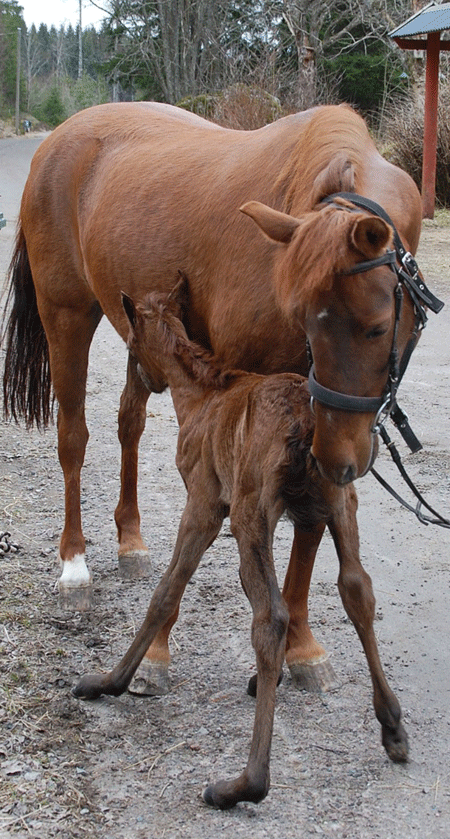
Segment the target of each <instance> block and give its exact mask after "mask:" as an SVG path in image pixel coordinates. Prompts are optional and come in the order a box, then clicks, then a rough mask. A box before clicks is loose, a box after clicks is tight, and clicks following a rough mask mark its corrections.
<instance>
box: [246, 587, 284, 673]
mask: <svg viewBox="0 0 450 839" xmlns="http://www.w3.org/2000/svg"><path fill="white" fill-rule="evenodd" d="M288 624H289V611H288V608H287V606H286V604H285V602H284V600H283V598H282V597H281V595H280V596H279V597H278V598H276V599H275V600H274V601H272V602H271V604H270V612H269V614H268V615H267V614H266V615H260V616H255V618H254V620H253V625H252V644H253V647H254V649H255V652H256V654H257V657H258V658H259V662H260V665H261V666H262V667H265V668H268V669H272V668H273V667H274V665H275V664H278V658H279V656H280V654H281V653H282V654H283V655H284V648H285V643H286V633H287V628H288ZM278 676H279V673H278V672H277V678H278Z"/></svg>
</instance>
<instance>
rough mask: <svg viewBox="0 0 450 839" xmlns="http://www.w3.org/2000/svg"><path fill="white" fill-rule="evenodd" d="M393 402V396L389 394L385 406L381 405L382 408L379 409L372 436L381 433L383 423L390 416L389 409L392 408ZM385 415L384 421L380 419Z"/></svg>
mask: <svg viewBox="0 0 450 839" xmlns="http://www.w3.org/2000/svg"><path fill="white" fill-rule="evenodd" d="M391 401H392V399H391V394H390V393H389V394H388V395H387V396H386V399H385V400H384V402H383V404H382V405H381V408H379V410H378V412H377V414H376V416H375V419H374V421H373V425H372V428H371V429H370V430H371V432H372V434H379V433H380V431H381V426H382V425H383V423H384V422H385V421H386V419H387V418H388V416H389V408H390V405H391ZM383 414H385V417H384V419H380V418H381V416H382V415H383Z"/></svg>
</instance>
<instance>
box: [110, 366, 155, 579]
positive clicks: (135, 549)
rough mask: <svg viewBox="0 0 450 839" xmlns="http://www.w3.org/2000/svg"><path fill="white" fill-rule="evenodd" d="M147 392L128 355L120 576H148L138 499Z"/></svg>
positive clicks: (118, 511)
mask: <svg viewBox="0 0 450 839" xmlns="http://www.w3.org/2000/svg"><path fill="white" fill-rule="evenodd" d="M149 395H150V391H149V390H148V388H147V387H146V386H145V385H144V383H143V381H142V379H141V377H140V376H139V373H138V371H137V361H136V359H135V358H133V356H132V355H131V354H129V355H128V366H127V380H126V384H125V388H124V390H123V393H122V397H121V400H120V409H119V440H120V444H121V447H122V468H121V473H120V480H121V484H120V486H121V490H120V499H119V503H118V505H117V508H116V512H115V520H116V525H117V535H118V538H119V570H120V573H121V575H122V577H125V578H128V579H133V578H136V577H143V576H147V575H148V574H149V571H150V557H149V552H148V549H147V547H146V545H145V544H144V542H143V541H142V536H141V531H140V516H139V509H138V502H137V474H138V447H139V440H140V439H141V436H142V433H143V431H144V428H145V418H146V405H147V400H148V397H149Z"/></svg>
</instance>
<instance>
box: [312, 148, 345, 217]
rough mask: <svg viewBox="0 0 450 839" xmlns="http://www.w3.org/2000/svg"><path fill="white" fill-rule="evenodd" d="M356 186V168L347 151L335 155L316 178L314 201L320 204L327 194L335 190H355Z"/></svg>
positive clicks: (313, 193)
mask: <svg viewBox="0 0 450 839" xmlns="http://www.w3.org/2000/svg"><path fill="white" fill-rule="evenodd" d="M354 188H355V169H354V166H353V163H352V162H351V160H349V159H348V157H347V155H346V154H345V153H340V154H337V155H335V157H333V158H332V159H331V160H330V162H329V164H328V166H326V167H325V169H322V171H321V172H319V174H318V175H317V177H316V178H315V180H314V183H313V188H312V196H313V200H312V203H313V205H314V204H319V203H320V201H322V200H323V199H324V198H326V197H327V195H333V193H334V192H353V191H354Z"/></svg>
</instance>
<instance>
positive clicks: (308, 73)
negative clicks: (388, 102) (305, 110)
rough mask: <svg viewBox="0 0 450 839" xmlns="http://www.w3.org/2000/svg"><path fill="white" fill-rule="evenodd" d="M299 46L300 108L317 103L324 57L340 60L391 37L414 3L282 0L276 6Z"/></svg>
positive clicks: (385, 0)
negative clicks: (346, 53) (346, 52)
mask: <svg viewBox="0 0 450 839" xmlns="http://www.w3.org/2000/svg"><path fill="white" fill-rule="evenodd" d="M275 5H276V7H277V8H278V9H279V8H280V5H281V13H282V16H283V19H284V21H285V23H286V25H287V27H288V29H289V32H290V33H291V36H292V38H293V40H294V42H295V45H296V50H297V57H298V77H297V91H296V96H297V100H298V105H299V106H300V107H310V106H311V105H313V104H314V103H315V102H316V101H317V66H318V64H319V63H320V60H321V59H322V58H323V56H324V54H327V55H328V57H330V56H331V55H333V56H334V57H336V56H337V55H339V54H341V53H342V52H345V51H350V50H353V49H355V47H359V48H361V46H363V47H364V48H367V46H368V45H369V43H371V42H373V41H374V40H378V41H380V40H382V41H384V43H386V42H387V41H388V39H387V38H386V36H387V33H388V31H389V30H390V29H392V28H393V27H394V26H395V25H396V24H397V23H399V22H400V21H401V20H402V19H404V18H405V17H407V15H408V14H410V11H411V0H337V2H333V3H330V2H329V0H281V2H280V3H278V2H277V3H276V4H275Z"/></svg>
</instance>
